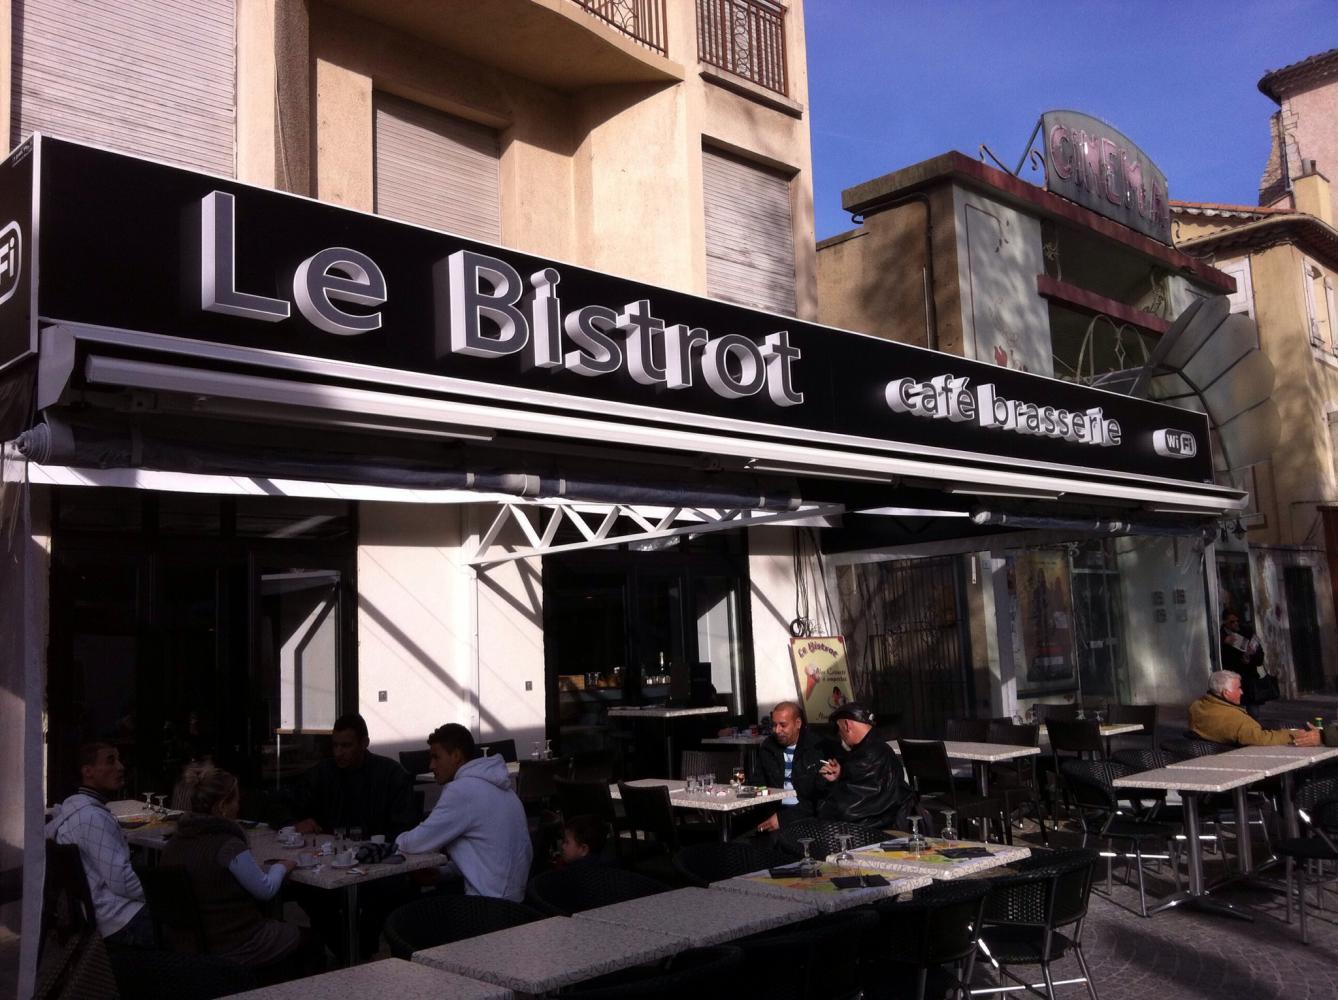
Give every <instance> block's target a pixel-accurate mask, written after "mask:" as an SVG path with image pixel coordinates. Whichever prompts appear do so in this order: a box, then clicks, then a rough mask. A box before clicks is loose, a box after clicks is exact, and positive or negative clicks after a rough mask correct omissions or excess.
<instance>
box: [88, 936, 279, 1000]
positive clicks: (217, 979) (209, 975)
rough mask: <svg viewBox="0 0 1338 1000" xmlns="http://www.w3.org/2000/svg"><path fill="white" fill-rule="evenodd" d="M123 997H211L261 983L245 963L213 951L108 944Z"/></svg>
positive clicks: (178, 999) (186, 999)
mask: <svg viewBox="0 0 1338 1000" xmlns="http://www.w3.org/2000/svg"><path fill="white" fill-rule="evenodd" d="M107 954H108V957H109V958H110V960H111V967H112V972H113V973H114V974H115V976H116V986H117V989H118V990H119V992H120V994H121V996H122V997H126V998H129V997H172V1000H213V998H215V997H230V996H232V995H233V994H236V993H244V992H246V991H247V990H253V989H256V988H257V987H259V986H260V985H261V983H260V981H259V980H258V979H257V978H256V975H255V973H254V972H252V971H251V970H250V969H248V968H247V967H246V966H244V965H241V964H239V963H237V962H232V961H229V960H228V959H226V958H219V957H217V956H216V955H188V954H185V953H183V952H177V951H161V950H159V949H156V948H117V947H115V946H114V945H112V946H108V948H107Z"/></svg>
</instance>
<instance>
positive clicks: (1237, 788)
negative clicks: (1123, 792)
mask: <svg viewBox="0 0 1338 1000" xmlns="http://www.w3.org/2000/svg"><path fill="white" fill-rule="evenodd" d="M1263 778H1264V773H1263V772H1262V771H1258V770H1253V769H1241V770H1225V769H1218V768H1193V767H1159V768H1155V769H1153V770H1151V771H1142V772H1140V773H1138V774H1129V775H1125V776H1124V777H1120V778H1116V779H1115V780H1114V782H1113V784H1114V785H1115V787H1116V788H1155V789H1159V790H1161V791H1176V792H1179V793H1180V798H1181V801H1182V802H1183V804H1184V809H1185V840H1186V841H1187V842H1188V844H1189V888H1188V889H1187V890H1183V891H1180V892H1176V893H1173V894H1172V895H1171V896H1169V897H1167V898H1166V899H1164V900H1163V901H1162V902H1161V903H1159V904H1158V905H1157V906H1155V907H1153V908H1152V909H1151V910H1149V911H1148V912H1149V914H1152V913H1157V912H1159V911H1161V910H1164V909H1167V908H1168V907H1172V906H1177V905H1179V904H1180V903H1186V904H1188V905H1190V906H1194V907H1196V908H1198V909H1204V910H1216V911H1218V912H1220V913H1227V914H1230V915H1231V916H1234V917H1239V918H1241V919H1242V920H1253V919H1254V918H1253V917H1251V916H1250V915H1249V914H1247V913H1245V912H1243V911H1242V910H1240V909H1238V908H1237V907H1235V906H1233V905H1232V904H1231V903H1224V902H1222V901H1221V900H1216V899H1211V898H1210V897H1209V892H1210V890H1209V888H1208V887H1207V886H1205V885H1204V883H1203V846H1202V844H1200V843H1199V798H1198V797H1199V795H1201V794H1203V793H1205V792H1231V793H1232V796H1233V798H1234V799H1235V803H1236V824H1237V826H1236V830H1237V837H1236V843H1237V845H1238V850H1239V852H1240V864H1241V869H1242V871H1245V872H1248V871H1249V870H1250V869H1251V868H1252V867H1253V859H1252V856H1251V850H1250V837H1249V826H1248V825H1247V824H1246V823H1245V818H1246V816H1245V786H1247V785H1252V784H1254V783H1255V782H1256V781H1262V780H1263Z"/></svg>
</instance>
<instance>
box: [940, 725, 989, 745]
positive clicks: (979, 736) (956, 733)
mask: <svg viewBox="0 0 1338 1000" xmlns="http://www.w3.org/2000/svg"><path fill="white" fill-rule="evenodd" d="M943 735H944V738H945V739H950V740H959V741H961V742H963V743H984V742H986V741H987V740H988V739H989V738H990V720H989V719H949V720H948V721H947V723H946V725H945V726H944V728H943Z"/></svg>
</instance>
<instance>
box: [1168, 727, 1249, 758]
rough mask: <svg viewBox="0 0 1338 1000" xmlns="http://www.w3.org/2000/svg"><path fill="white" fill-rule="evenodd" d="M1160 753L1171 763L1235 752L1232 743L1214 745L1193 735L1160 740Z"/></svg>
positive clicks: (1210, 741) (1188, 734)
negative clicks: (1230, 751) (1229, 751)
mask: <svg viewBox="0 0 1338 1000" xmlns="http://www.w3.org/2000/svg"><path fill="white" fill-rule="evenodd" d="M1161 749H1162V753H1163V754H1164V755H1165V756H1166V757H1167V758H1169V759H1170V760H1171V761H1177V760H1191V759H1193V758H1195V757H1211V756H1212V755H1213V754H1215V753H1226V752H1227V751H1228V750H1235V749H1236V746H1235V744H1234V743H1214V742H1213V741H1212V740H1204V739H1199V737H1197V736H1195V735H1194V734H1193V733H1188V732H1187V733H1186V734H1185V735H1184V736H1177V737H1175V738H1173V739H1169V740H1162V744H1161Z"/></svg>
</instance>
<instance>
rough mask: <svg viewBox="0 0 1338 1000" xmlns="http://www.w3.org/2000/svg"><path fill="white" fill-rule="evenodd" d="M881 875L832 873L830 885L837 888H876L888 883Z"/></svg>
mask: <svg viewBox="0 0 1338 1000" xmlns="http://www.w3.org/2000/svg"><path fill="white" fill-rule="evenodd" d="M889 884H890V883H889V882H888V881H887V879H885V878H883V876H881V875H833V876H832V885H834V886H836V887H837V888H838V889H876V888H878V887H879V886H883V885H889Z"/></svg>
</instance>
